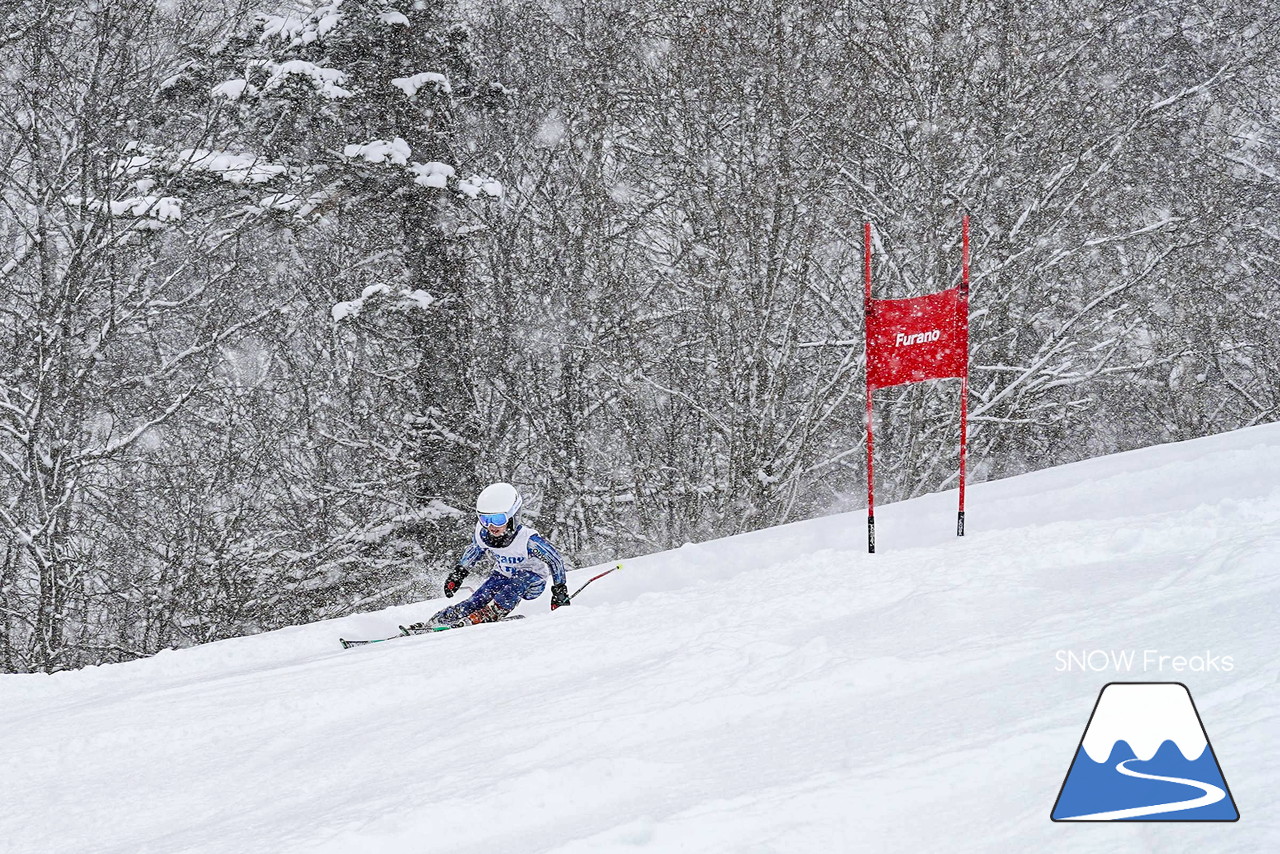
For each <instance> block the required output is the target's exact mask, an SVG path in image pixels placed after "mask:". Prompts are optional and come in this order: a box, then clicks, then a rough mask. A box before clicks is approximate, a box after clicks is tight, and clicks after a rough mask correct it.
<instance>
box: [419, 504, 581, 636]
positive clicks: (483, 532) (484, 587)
mask: <svg viewBox="0 0 1280 854" xmlns="http://www.w3.org/2000/svg"><path fill="white" fill-rule="evenodd" d="M521 503H522V501H521V498H520V493H519V491H517V490H516V488H515V487H514V486H512V485H511V484H509V483H495V484H491V485H490V486H487V487H485V488H484V490H483V491H482V492H481V493H480V495H479V496H478V497H477V498H476V513H477V514H478V516H479V519H477V520H476V529H475V533H474V534H473V535H472V537H471V544H470V545H468V546H467V550H466V551H465V552H463V553H462V557H461V558H460V559H459V560H458V565H457V566H456V567H455V568H454V570H453V572H451V573H449V577H448V578H446V579H445V582H444V595H445V596H447V597H449V598H452V597H453V595H454V594H455V593H457V592H458V588H459V587H460V586H461V585H462V582H463V581H464V580H465V579H466V577H467V575H468V574H470V571H471V567H473V566H475V565H476V564H477V563H479V562H480V561H481V560H482V559H483V558H484V556H485V555H486V554H488V555H489V556H490V557H492V558H493V561H494V568H493V572H492V574H490V576H489V577H488V579H486V580H485V582H484V583H483V584H481V585H480V587H479V589H478V590H476V592H475V593H472V594H471V597H470V598H468V599H465V600H463V601H462V602H458V603H457V604H455V605H450V606H449V607H447V608H445V609H444V610H443V611H440V612H439V613H437V614H436V615H435V616H433V617H432V618H431V619H429V620H427V621H426V622H425V623H414V624H413V625H411V626H408V628H409V629H410V630H412V631H425V630H431V629H438V628H441V627H446V626H447V627H449V628H458V627H461V626H465V625H470V624H472V623H492V622H496V621H497V620H501V619H502V618H503V617H505V616H507V614H510V613H511V611H512V610H513V609H514V608H515V607H516V605H518V604H519V603H520V600H521V599H528V600H533V599H537V598H538V597H539V596H541V595H542V593H543V591H544V590H546V589H547V576H548V575H550V576H551V580H552V584H551V610H553V611H554V610H555V609H556V608H559V607H561V606H562V605H568V604H569V588H568V586H567V583H566V580H565V567H564V559H563V558H561V557H560V553H559V552H558V551H556V549H555V547H554V546H552V545H551V543H549V542H547V541H546V540H545V539H543V538H542V535H541V534H539V533H538V532H537V531H535V530H534V529H533V528H530V527H529V526H528V525H522V524H521V523H520V505H521Z"/></svg>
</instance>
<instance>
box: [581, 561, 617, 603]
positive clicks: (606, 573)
mask: <svg viewBox="0 0 1280 854" xmlns="http://www.w3.org/2000/svg"><path fill="white" fill-rule="evenodd" d="M619 569H622V564H618V565H617V566H615V567H613V568H612V569H606V570H605V571H604V572H602V573H600V574H599V575H593V576H592V577H591V578H588V579H587V583H586V584H583V585H582V586H581V587H579V588H578V589H577V590H575V591H573V596H570V597H569V601H573V597H574V596H577V595H578V594H579V593H581V592H582V591H583V590H586V589H587V584H590V583H591V582H593V581H595V580H596V579H597V578H604V577H605V576H606V575H608V574H609V573H611V572H616V571H617V570H619Z"/></svg>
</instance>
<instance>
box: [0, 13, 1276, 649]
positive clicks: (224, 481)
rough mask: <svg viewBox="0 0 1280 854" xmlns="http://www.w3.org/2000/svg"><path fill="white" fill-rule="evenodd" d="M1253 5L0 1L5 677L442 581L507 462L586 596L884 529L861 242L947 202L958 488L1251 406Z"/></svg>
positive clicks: (932, 451)
mask: <svg viewBox="0 0 1280 854" xmlns="http://www.w3.org/2000/svg"><path fill="white" fill-rule="evenodd" d="M1251 5H1254V4H1242V3H1238V2H1234V0H1210V2H1206V3H1201V4H1196V5H1194V6H1188V5H1186V4H1185V3H1175V2H1166V1H1165V0H1154V2H1108V3H1101V4H1092V5H1085V6H1081V5H1080V4H1078V3H1066V2H1062V0H1045V2H1035V3H1029V2H1020V1H1019V0H955V2H942V3H936V2H921V0H823V2H806V1H805V0H772V2H769V0H717V2H706V0H694V2H688V0H681V2H672V0H627V2H617V0H604V2H597V0H565V2H552V1H551V0H474V2H472V1H471V0H468V2H457V3H451V2H437V0H417V2H414V0H381V2H380V0H343V2H340V3H333V4H328V5H306V4H270V3H257V2H243V0H239V2H226V0H173V2H169V0H32V2H14V0H6V2H2V3H0V68H2V69H3V74H2V75H0V672H29V671H56V670H61V669H67V668H74V667H80V666H84V665H86V664H93V663H101V662H110V661H121V660H127V659H130V658H135V657H138V656H144V655H149V654H152V653H154V652H156V651H158V650H161V649H165V648H169V647H174V646H187V645H191V644H197V643H203V642H207V641H212V640H217V639H220V638H226V637H231V636H236V635H241V634H246V633H251V632H256V631H262V630H267V629H271V628H276V627H280V626H284V625H289V624H295V623H299V622H304V621H311V620H316V619H321V618H325V617H332V616H338V615H341V614H346V613H351V612H353V611H356V610H361V609H369V608H380V607H385V606H387V605H392V604H397V603H403V602H410V601H417V600H420V599H423V598H427V597H430V596H433V595H436V593H437V590H438V584H439V580H440V577H441V574H442V573H443V572H445V571H447V570H448V569H449V568H450V567H451V566H452V564H453V561H454V560H455V559H456V557H457V555H458V554H459V553H460V551H461V548H462V546H463V545H464V544H465V541H466V537H467V536H468V533H469V531H470V528H471V524H472V514H471V513H470V512H468V511H469V508H470V506H471V502H472V501H473V499H474V495H475V493H476V492H477V490H478V489H479V488H480V487H481V486H483V484H484V483H486V482H488V481H490V480H494V479H504V480H510V481H512V482H514V483H516V484H517V485H518V486H519V487H520V488H521V489H522V490H524V491H525V492H526V494H527V506H528V508H529V510H528V512H527V514H526V520H527V521H529V522H531V523H532V524H534V525H535V526H536V527H537V528H539V530H541V531H542V532H543V533H544V534H546V535H548V536H549V537H550V539H551V540H552V541H553V542H555V543H557V544H558V545H559V546H561V547H562V549H563V550H564V551H565V552H566V554H567V555H568V556H569V557H570V559H571V561H572V562H573V563H574V564H576V565H587V564H591V563H595V562H601V561H605V560H610V559H615V558H618V557H622V556H626V555H633V554H639V553H645V552H651V551H655V550H661V549H667V548H672V547H676V546H679V545H680V544H682V543H684V542H688V541H700V540H705V539H709V538H714V537H721V536H726V535H730V534H734V533H737V532H741V531H747V530H752V529H757V528H762V527H765V526H769V525H776V524H779V523H784V522H787V521H791V520H796V519H803V518H810V517H814V516H818V515H823V514H830V513H835V512H839V511H845V510H850V509H854V508H858V507H861V506H863V500H864V493H863V489H864V484H865V468H864V467H865V456H864V454H865V452H864V450H863V438H864V433H865V425H864V421H863V394H864V385H863V373H862V369H863V364H862V359H863V354H862V345H861V340H862V279H861V275H862V271H861V262H862V254H861V253H862V246H861V228H860V225H861V223H862V222H863V221H866V220H869V221H871V222H873V223H875V226H876V234H877V243H878V245H877V247H876V251H877V254H876V268H875V276H876V294H877V296H881V297H905V296H914V295H918V294H923V293H928V292H932V291H937V290H941V289H943V288H946V287H949V286H951V285H954V284H956V283H957V281H958V277H959V274H960V218H961V215H962V214H966V213H967V214H968V215H969V216H970V218H971V222H972V229H973V268H972V293H971V315H970V323H971V337H970V340H971V382H970V386H969V394H970V400H969V410H970V415H971V428H970V472H971V478H970V479H971V480H984V479H991V478H998V477H1004V476H1008V475H1012V474H1017V473H1020V472H1025V471H1029V470H1032V469H1037V468H1042V467H1046V466H1051V465H1057V464H1061V463H1065V462H1070V461H1073V460H1077V459H1081V458H1084V457H1091V456H1097V455H1101V454H1107V453H1112V452H1116V451H1121V450H1126V449H1130V448H1134V447H1139V446H1143V445H1149V444H1154V443H1160V442H1168V441H1176V440H1181V439H1189V438H1193V437H1196V436H1201V435H1205V434H1209V433H1215V432H1221V431H1225V430H1231V429H1235V428H1239V427H1244V426H1247V425H1250V424H1256V423H1259V422H1263V421H1270V420H1274V419H1275V417H1276V413H1277V407H1280V299H1278V298H1277V297H1278V296H1280V293H1278V291H1280V279H1278V277H1277V259H1278V258H1280V225H1278V224H1277V223H1278V221H1280V216H1278V215H1280V196H1277V192H1276V189H1277V178H1278V175H1277V170H1278V169H1280V158H1278V156H1277V142H1278V141H1280V135H1278V132H1277V131H1278V128H1277V114H1276V104H1277V100H1278V94H1280V87H1278V84H1280V79H1278V78H1280V71H1278V70H1277V69H1280V62H1277V48H1278V47H1280V32H1278V31H1277V22H1278V21H1280V12H1277V11H1276V10H1274V9H1271V8H1265V9H1259V8H1249V7H1250V6H1251ZM958 386H959V383H958V382H957V381H944V382H935V383H927V384H918V385H913V386H904V387H900V388H897V389H890V390H885V391H883V392H880V393H878V395H877V401H876V406H877V416H876V417H877V424H876V434H877V470H876V474H877V481H878V484H877V487H878V497H879V500H880V501H881V502H884V501H891V500H898V499H904V498H908V497H910V496H914V495H917V494H920V493H923V492H930V491H935V490H939V489H944V488H948V487H952V486H954V485H955V483H956V476H957V471H956V470H957V454H956V444H957V442H956V439H957V435H958V427H959V425H958V411H959V410H958V393H959V389H958ZM969 509H970V513H969V517H970V518H969V527H970V528H971V529H980V528H981V525H982V511H981V507H971V508H969Z"/></svg>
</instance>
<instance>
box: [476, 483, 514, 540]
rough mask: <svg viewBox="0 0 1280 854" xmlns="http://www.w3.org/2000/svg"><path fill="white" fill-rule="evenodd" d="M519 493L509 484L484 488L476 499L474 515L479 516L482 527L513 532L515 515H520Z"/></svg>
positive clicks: (496, 484)
mask: <svg viewBox="0 0 1280 854" xmlns="http://www.w3.org/2000/svg"><path fill="white" fill-rule="evenodd" d="M522 503H523V502H522V501H521V500H520V492H519V490H517V489H516V488H515V487H514V486H512V485H511V484H509V483H494V484H490V485H489V486H486V487H485V488H484V490H483V491H481V493H480V495H478V496H477V497H476V513H477V514H478V515H479V516H480V524H481V525H484V526H486V527H487V526H494V527H497V526H500V525H501V526H505V525H507V524H508V523H512V524H511V525H510V530H513V531H514V530H515V528H516V525H517V524H519V523H518V521H516V517H517V515H518V514H519V513H520V505H521V504H522Z"/></svg>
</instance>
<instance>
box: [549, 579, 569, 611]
mask: <svg viewBox="0 0 1280 854" xmlns="http://www.w3.org/2000/svg"><path fill="white" fill-rule="evenodd" d="M568 604H569V588H568V587H566V586H565V585H563V584H553V585H551V610H552V611H554V610H555V609H556V608H559V607H560V606H561V605H568Z"/></svg>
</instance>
